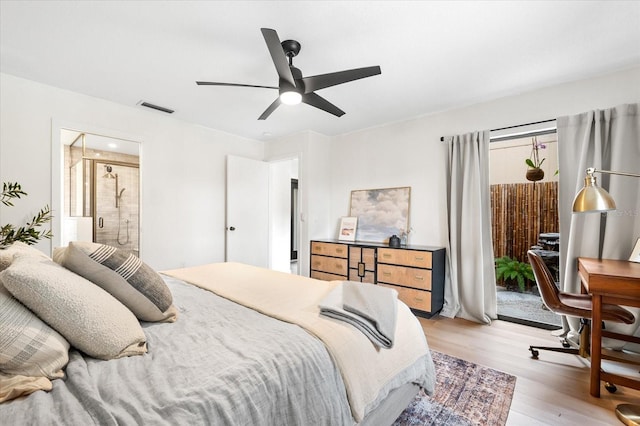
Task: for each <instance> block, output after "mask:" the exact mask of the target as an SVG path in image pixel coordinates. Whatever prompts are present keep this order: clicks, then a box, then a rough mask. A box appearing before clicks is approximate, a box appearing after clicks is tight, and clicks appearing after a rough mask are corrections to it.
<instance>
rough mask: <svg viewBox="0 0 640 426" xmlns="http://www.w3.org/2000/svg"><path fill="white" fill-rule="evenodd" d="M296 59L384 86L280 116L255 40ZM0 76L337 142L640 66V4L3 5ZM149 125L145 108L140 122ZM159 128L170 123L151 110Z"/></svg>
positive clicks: (303, 65)
mask: <svg viewBox="0 0 640 426" xmlns="http://www.w3.org/2000/svg"><path fill="white" fill-rule="evenodd" d="M262 27H267V28H273V29H275V30H276V31H277V32H278V34H279V36H280V39H281V40H285V39H295V40H297V41H299V42H300V43H301V44H302V50H301V52H300V54H299V55H298V56H297V57H296V58H295V59H294V64H295V65H296V66H297V67H298V68H300V69H301V70H302V73H303V75H305V76H310V75H316V74H324V73H328V72H334V71H341V70H345V69H351V68H359V67H365V66H372V65H380V66H381V68H382V74H381V75H378V76H374V77H370V78H367V79H363V80H358V81H354V82H350V83H346V84H343V85H339V86H335V87H331V88H327V89H323V90H320V91H318V94H319V95H321V96H323V97H324V98H326V99H327V100H329V101H330V102H332V103H334V104H335V105H337V106H338V107H339V108H341V109H343V110H344V111H345V112H346V114H345V115H344V116H342V117H341V118H337V117H335V116H333V115H330V114H328V113H326V112H324V111H321V110H318V109H316V108H313V107H310V106H307V105H304V104H303V105H299V106H293V107H292V106H281V107H280V108H278V109H277V110H276V111H275V112H274V113H273V114H272V115H271V116H270V117H269V118H268V119H267V120H266V121H258V120H257V118H258V116H259V115H260V114H261V113H262V112H263V111H264V110H265V109H266V108H267V106H269V105H270V104H271V102H272V101H273V100H274V99H275V98H276V96H277V91H275V90H269V89H255V88H238V87H211V86H196V84H195V81H196V80H206V81H221V82H234V83H244V84H255V85H268V86H277V85H278V78H277V74H276V70H275V67H274V66H273V63H272V62H271V58H270V56H269V52H268V50H267V47H266V45H265V42H264V39H263V37H262V34H261V33H260V28H262ZM0 49H1V50H0V71H1V72H3V73H7V74H12V75H15V76H19V77H23V78H26V79H30V80H35V81H39V82H42V83H45V84H48V85H52V86H57V87H60V88H64V89H68V90H72V91H74V92H80V93H85V94H87V95H90V96H95V97H98V98H103V99H108V100H111V101H114V102H117V103H120V104H123V105H128V106H131V107H134V108H143V107H141V106H137V103H138V102H139V101H141V100H144V101H147V102H150V103H153V104H157V105H161V106H164V107H168V108H171V109H174V110H175V111H176V112H175V113H174V114H173V116H174V117H176V118H177V119H180V120H185V121H188V122H192V123H197V124H200V125H203V126H206V127H211V128H215V129H219V130H223V131H225V132H229V133H232V134H236V135H241V136H245V137H248V138H253V139H260V140H265V139H268V138H271V137H278V136H282V135H287V134H291V133H295V132H298V131H302V130H313V131H316V132H319V133H322V134H325V135H337V134H343V133H348V132H351V131H354V130H358V129H362V128H367V127H372V126H378V125H380V124H384V123H389V122H395V121H399V120H404V119H408V118H413V117H417V116H421V115H425V114H430V113H434V112H438V111H443V110H448V109H452V108H456V107H460V106H463V105H470V104H473V103H477V102H482V101H487V100H491V99H495V98H499V97H503V96H508V95H512V94H517V93H520V92H525V91H528V90H533V89H537V88H540V87H545V86H550V85H553V84H557V83H561V82H564V81H570V80H576V79H581V78H588V77H591V76H596V75H600V74H604V73H608V72H611V71H615V70H620V69H625V68H629V67H631V66H634V65H638V64H640V2H638V1H584V2H583V1H548V2H547V1H531V2H525V1H510V2H507V1H422V2H420V1H409V2H403V1H337V2H332V1H295V2H294V1H254V2H241V1H91V2H89V1H84V2H82V1H67V2H61V1H42V2H40V1H5V0H2V1H0ZM145 110H146V109H145ZM149 111H150V112H149V113H150V114H164V113H161V112H155V111H151V110H149Z"/></svg>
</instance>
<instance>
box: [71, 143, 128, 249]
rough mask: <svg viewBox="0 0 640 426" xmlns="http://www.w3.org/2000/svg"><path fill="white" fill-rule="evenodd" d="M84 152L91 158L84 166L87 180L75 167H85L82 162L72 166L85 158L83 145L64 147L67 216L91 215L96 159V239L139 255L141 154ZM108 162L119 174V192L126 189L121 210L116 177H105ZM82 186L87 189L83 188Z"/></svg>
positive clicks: (114, 172) (115, 172)
mask: <svg viewBox="0 0 640 426" xmlns="http://www.w3.org/2000/svg"><path fill="white" fill-rule="evenodd" d="M85 153H86V158H88V159H89V160H85V162H86V164H87V166H86V167H84V169H85V173H84V176H85V177H86V178H85V181H86V182H82V181H81V180H82V179H83V177H82V176H83V173H82V172H80V171H78V172H76V170H77V169H78V168H79V169H82V168H83V167H82V166H81V165H78V166H76V167H72V165H73V163H75V162H77V161H79V159H81V158H82V151H81V149H80V148H70V147H69V146H65V153H64V154H65V155H64V159H65V173H64V179H65V185H64V187H65V191H64V200H65V202H64V206H65V212H64V215H65V216H80V215H84V216H89V215H90V211H91V208H90V206H91V191H92V190H93V188H92V185H91V179H90V173H91V171H92V167H91V166H92V163H93V162H95V165H96V168H95V170H96V173H95V175H96V179H95V187H96V188H95V196H96V213H95V218H94V223H95V233H94V238H93V241H94V242H98V243H102V244H108V245H112V246H114V247H118V248H121V249H125V250H130V251H132V252H133V253H134V254H136V255H137V254H138V253H139V239H140V237H139V229H140V227H139V225H140V214H139V213H140V191H139V189H140V173H139V167H138V166H139V157H138V156H133V155H127V154H120V153H114V152H105V151H96V150H92V149H87V150H86V152H85ZM115 163H118V164H115ZM121 163H126V164H121ZM107 164H109V165H111V167H112V173H113V174H118V191H119V192H120V190H122V189H123V188H124V192H123V193H122V198H121V200H120V206H121V207H120V208H119V209H118V208H116V190H115V179H107V178H104V177H103V176H104V175H105V174H106V169H105V165H107ZM83 188H84V189H85V191H83V190H82V189H83ZM74 205H77V207H73V206H74ZM100 217H102V218H103V221H102V228H100V227H99V224H98V218H100ZM118 231H119V234H118ZM118 236H119V238H118Z"/></svg>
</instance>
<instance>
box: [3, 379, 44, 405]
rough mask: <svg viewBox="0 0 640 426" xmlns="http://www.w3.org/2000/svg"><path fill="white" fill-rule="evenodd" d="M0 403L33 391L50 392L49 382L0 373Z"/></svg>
mask: <svg viewBox="0 0 640 426" xmlns="http://www.w3.org/2000/svg"><path fill="white" fill-rule="evenodd" d="M0 383H2V386H0V403H2V402H5V401H9V400H12V399H15V398H17V397H19V396H23V395H29V394H31V393H33V392H35V391H38V390H43V391H50V390H51V389H52V388H53V385H52V384H51V381H50V380H49V379H47V378H46V377H28V376H21V375H13V374H4V373H2V372H0Z"/></svg>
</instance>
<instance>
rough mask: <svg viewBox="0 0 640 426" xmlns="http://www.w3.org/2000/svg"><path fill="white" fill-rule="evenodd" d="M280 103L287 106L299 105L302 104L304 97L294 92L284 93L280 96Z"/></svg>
mask: <svg viewBox="0 0 640 426" xmlns="http://www.w3.org/2000/svg"><path fill="white" fill-rule="evenodd" d="M280 101H282V103H283V104H285V105H298V104H299V103H300V102H302V95H301V94H300V93H298V92H294V91H288V92H282V93H281V94H280Z"/></svg>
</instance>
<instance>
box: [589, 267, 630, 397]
mask: <svg viewBox="0 0 640 426" xmlns="http://www.w3.org/2000/svg"><path fill="white" fill-rule="evenodd" d="M578 273H579V274H580V279H581V280H582V284H583V285H584V288H585V289H586V291H587V292H588V293H589V294H591V296H592V298H593V307H592V309H593V318H592V321H591V381H590V393H591V395H592V396H595V397H600V381H601V380H605V381H608V382H611V383H614V384H619V385H621V386H627V387H631V388H634V389H640V380H634V379H631V378H628V377H625V376H620V375H617V374H611V373H607V372H604V371H601V368H602V367H601V363H602V336H603V335H604V336H605V337H613V338H616V339H619V340H625V341H628V342H635V343H640V339H639V338H637V337H633V336H627V335H623V334H618V333H611V332H607V331H603V330H602V304H603V303H612V304H616V305H623V306H636V307H640V263H634V262H629V261H626V260H610V259H601V260H598V259H590V258H582V257H581V258H578Z"/></svg>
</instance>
